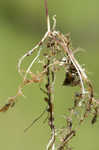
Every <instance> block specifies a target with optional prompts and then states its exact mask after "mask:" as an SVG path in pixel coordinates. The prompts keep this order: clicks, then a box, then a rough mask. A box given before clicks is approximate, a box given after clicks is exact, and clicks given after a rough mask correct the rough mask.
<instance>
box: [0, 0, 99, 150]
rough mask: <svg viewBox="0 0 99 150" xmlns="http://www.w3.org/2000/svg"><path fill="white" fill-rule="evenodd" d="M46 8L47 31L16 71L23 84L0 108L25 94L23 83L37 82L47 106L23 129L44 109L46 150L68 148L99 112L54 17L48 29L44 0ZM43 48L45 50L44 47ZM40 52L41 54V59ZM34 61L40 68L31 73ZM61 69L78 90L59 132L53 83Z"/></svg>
mask: <svg viewBox="0 0 99 150" xmlns="http://www.w3.org/2000/svg"><path fill="white" fill-rule="evenodd" d="M45 8H46V17H47V32H46V33H45V35H44V37H43V38H42V39H41V41H40V42H38V44H37V45H36V46H35V47H34V48H32V49H31V50H30V51H28V52H27V53H26V54H24V55H23V56H22V57H21V58H20V60H19V63H18V72H19V73H20V75H21V76H22V83H21V85H20V86H19V88H18V91H17V94H16V96H14V97H11V98H9V99H8V103H7V104H5V105H4V106H3V107H2V108H0V112H6V111H7V110H8V109H9V108H10V107H13V106H14V104H15V103H16V99H17V97H18V96H24V95H23V92H22V90H23V88H24V87H25V86H27V85H28V84H35V83H38V84H40V90H41V91H42V92H43V93H44V94H45V96H44V101H45V102H46V104H47V108H46V109H45V110H44V112H43V113H41V115H40V116H39V117H37V118H36V119H35V120H34V121H33V122H32V123H31V124H30V125H29V127H27V128H26V129H25V131H27V130H28V128H30V127H31V126H32V125H33V124H34V123H35V122H36V121H38V120H39V119H40V117H42V115H43V114H44V113H45V112H47V113H48V117H47V120H48V125H49V127H50V130H51V137H50V140H49V142H48V144H47V148H46V149H47V150H55V149H57V150H64V149H67V150H71V148H70V147H69V146H68V144H69V141H71V139H72V138H73V137H74V136H75V135H76V132H77V131H78V129H79V126H80V125H81V123H82V122H83V121H84V120H85V119H86V118H87V117H88V116H92V120H91V123H92V124H94V123H95V122H96V121H97V117H98V115H99V101H98V100H96V99H95V98H94V90H93V85H92V83H91V81H90V80H89V79H88V77H87V75H86V73H85V70H84V69H83V68H82V67H81V65H80V64H79V63H78V61H77V59H76V58H75V56H74V54H75V51H76V50H74V49H73V48H72V46H71V40H70V36H69V34H66V35H65V34H63V33H61V32H60V31H56V30H55V27H56V16H54V17H53V26H52V28H51V26H50V19H49V15H48V8H47V1H46V0H45ZM45 48H46V52H45V50H44V49H45ZM34 51H37V55H36V57H35V58H34V59H33V60H32V62H31V63H30V65H29V66H28V68H27V69H26V70H25V69H23V68H22V69H21V64H22V62H23V60H24V59H25V58H26V57H27V56H28V57H29V56H30V55H32V54H33V52H34ZM41 55H42V56H43V57H42V59H41V60H40V56H41ZM34 63H39V65H41V71H40V72H39V73H34V72H32V66H33V64H34ZM61 68H63V69H64V80H63V86H67V87H68V86H71V87H75V86H78V87H79V91H77V92H76V93H74V100H73V106H72V108H69V111H68V110H67V111H68V113H69V115H68V116H67V117H66V125H65V126H64V128H63V129H59V131H60V132H58V131H57V129H56V127H55V124H54V119H55V117H54V107H55V106H54V104H55V103H54V86H55V81H56V79H57V78H56V73H57V72H59V71H60V69H61ZM37 71H38V70H37ZM43 81H44V82H43ZM42 83H43V85H44V84H45V85H44V88H42V87H41V84H42ZM66 113H67V112H66ZM73 118H75V120H76V122H77V123H76V127H74V123H73ZM58 136H60V140H59V142H58V145H57V144H56V143H57V142H56V139H57V137H58Z"/></svg>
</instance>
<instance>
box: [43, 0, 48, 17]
mask: <svg viewBox="0 0 99 150" xmlns="http://www.w3.org/2000/svg"><path fill="white" fill-rule="evenodd" d="M44 3H45V11H46V17H48V5H47V0H44Z"/></svg>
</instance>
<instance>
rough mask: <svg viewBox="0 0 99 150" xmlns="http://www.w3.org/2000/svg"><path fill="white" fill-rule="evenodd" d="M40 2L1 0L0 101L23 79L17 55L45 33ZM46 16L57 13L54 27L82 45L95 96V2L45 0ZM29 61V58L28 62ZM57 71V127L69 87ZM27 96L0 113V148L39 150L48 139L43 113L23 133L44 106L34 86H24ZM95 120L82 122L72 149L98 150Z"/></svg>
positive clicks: (98, 34)
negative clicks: (18, 69) (63, 85)
mask: <svg viewBox="0 0 99 150" xmlns="http://www.w3.org/2000/svg"><path fill="white" fill-rule="evenodd" d="M43 3H44V2H43V0H42V1H41V0H32V1H31V0H28V1H27V0H14V1H12V0H7V1H3V0H1V1H0V104H1V105H2V104H4V103H5V102H6V99H7V97H9V96H13V95H15V94H16V91H17V87H18V86H19V84H20V81H21V77H20V76H19V74H18V72H17V62H18V59H19V58H20V57H21V56H22V55H23V54H24V53H25V52H27V51H28V50H29V49H31V48H32V47H33V46H34V45H35V44H36V43H37V42H38V41H39V40H40V39H41V38H42V36H43V35H44V33H45V31H46V19H45V10H44V4H43ZM48 4H49V14H50V17H52V16H53V15H54V14H56V15H57V30H60V31H61V32H64V33H68V32H70V33H71V37H72V43H73V45H74V47H81V48H83V49H85V50H86V52H84V53H82V52H80V53H79V54H78V55H79V56H78V60H79V62H80V63H81V64H86V65H85V68H86V70H87V74H88V76H89V78H90V79H91V80H92V82H93V85H94V88H95V94H96V97H99V94H98V93H99V1H98V0H75V1H74V0H61V1H60V0H54V1H53V0H48ZM28 60H29V59H27V61H28ZM63 77H64V75H62V74H61V73H60V74H59V75H58V81H57V86H56V92H55V93H56V96H55V100H56V101H55V104H56V108H55V115H56V118H57V120H56V125H57V127H61V123H62V122H64V118H63V115H64V114H65V113H66V108H67V107H70V106H71V104H72V96H73V90H74V89H73V90H72V89H71V88H69V87H62V86H61V83H62V81H63V80H62V78H63ZM24 93H25V96H26V98H25V99H24V98H20V99H19V100H18V102H17V104H16V105H15V107H14V108H13V109H10V110H9V111H8V112H7V113H4V114H3V113H1V114H0V149H2V150H6V149H7V150H27V149H29V150H33V149H36V150H43V149H45V147H46V144H47V142H48V139H49V132H50V130H49V127H48V126H47V123H45V124H43V120H44V117H46V115H45V116H44V117H43V118H42V119H41V120H40V121H39V122H38V123H37V124H35V125H34V126H33V127H32V128H31V129H30V130H29V131H28V132H27V133H24V128H25V127H26V126H27V125H28V124H29V123H30V122H31V121H32V120H33V118H35V117H36V116H38V115H39V113H40V112H41V111H42V110H43V109H44V108H45V102H44V101H43V97H44V95H43V94H42V92H40V90H39V88H38V85H32V86H28V87H26V88H25V89H24ZM98 138H99V121H98V122H97V123H96V124H95V125H94V126H92V125H91V124H90V121H87V122H85V124H84V125H82V126H81V128H80V130H79V132H78V133H77V136H76V137H75V138H74V139H73V140H72V142H71V145H72V146H73V147H74V149H76V150H83V149H86V150H93V149H94V150H99V141H98Z"/></svg>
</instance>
